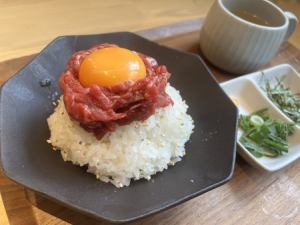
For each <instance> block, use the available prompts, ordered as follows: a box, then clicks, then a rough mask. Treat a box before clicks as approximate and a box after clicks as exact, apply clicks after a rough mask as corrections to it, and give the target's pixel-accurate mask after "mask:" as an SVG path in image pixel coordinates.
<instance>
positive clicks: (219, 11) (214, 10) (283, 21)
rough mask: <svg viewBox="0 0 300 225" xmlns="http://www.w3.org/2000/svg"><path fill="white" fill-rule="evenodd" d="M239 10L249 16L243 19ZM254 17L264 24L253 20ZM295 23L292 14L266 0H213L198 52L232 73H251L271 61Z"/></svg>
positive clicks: (295, 20)
mask: <svg viewBox="0 0 300 225" xmlns="http://www.w3.org/2000/svg"><path fill="white" fill-rule="evenodd" d="M238 13H239V14H240V13H242V15H245V13H246V14H247V15H248V16H249V15H250V16H251V17H250V18H249V19H248V17H246V19H245V17H244V16H243V17H242V16H237V15H239V14H238ZM253 17H258V18H259V19H261V20H262V21H263V22H265V23H263V24H259V23H256V22H253V20H252V19H253ZM254 19H255V18H254ZM296 25H297V18H296V16H295V15H294V14H292V13H290V12H283V11H282V10H281V9H280V8H279V7H277V6H276V5H275V4H273V3H271V2H269V1H265V0H216V1H215V2H214V4H213V6H212V7H211V8H210V11H209V12H208V14H207V17H206V19H205V22H204V24H203V27H202V29H201V32H200V47H201V51H202V53H203V55H204V56H205V57H206V58H207V60H208V61H210V62H211V63H212V64H214V65H215V66H217V67H219V68H220V69H223V70H225V71H228V72H231V73H235V74H243V73H248V72H252V71H254V70H256V69H258V68H259V67H260V66H262V65H264V64H266V63H267V62H269V61H270V59H271V58H272V57H273V56H274V54H275V53H276V52H277V51H278V49H279V47H280V45H281V44H282V42H283V41H285V40H286V39H288V38H289V37H290V35H291V34H292V33H293V32H294V31H295V29H296Z"/></svg>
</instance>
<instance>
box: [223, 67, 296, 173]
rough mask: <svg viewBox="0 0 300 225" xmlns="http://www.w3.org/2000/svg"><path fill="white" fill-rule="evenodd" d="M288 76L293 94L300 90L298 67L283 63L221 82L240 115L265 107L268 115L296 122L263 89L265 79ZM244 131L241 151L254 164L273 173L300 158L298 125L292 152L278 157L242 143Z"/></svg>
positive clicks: (285, 80) (286, 78)
mask: <svg viewBox="0 0 300 225" xmlns="http://www.w3.org/2000/svg"><path fill="white" fill-rule="evenodd" d="M283 76H284V80H283V83H284V85H285V86H286V87H289V88H290V89H291V91H292V92H293V93H300V76H299V74H298V73H297V72H296V70H295V69H294V68H293V67H292V66H291V65H288V64H282V65H278V66H275V67H271V68H268V69H265V70H261V71H258V72H255V73H251V74H248V75H245V76H242V77H238V78H236V79H232V80H230V81H226V82H223V83H221V87H222V88H223V90H224V91H225V93H226V94H227V95H228V96H229V97H230V98H231V99H232V100H233V102H234V103H235V104H236V105H237V107H238V108H239V114H243V115H248V114H250V113H252V112H255V111H257V110H259V109H262V108H268V114H269V115H270V116H271V117H272V118H274V119H276V120H279V121H282V122H292V120H291V119H290V118H288V117H287V116H286V115H285V114H284V113H283V112H282V111H281V110H280V109H279V108H277V106H276V105H275V104H274V103H273V102H272V101H271V100H269V99H268V97H267V95H266V93H265V92H264V90H263V86H262V85H263V84H264V79H267V80H269V81H270V82H271V83H273V82H274V81H276V78H279V79H281V78H282V77H283ZM241 134H242V131H241V130H240V129H239V131H238V137H237V140H238V145H239V146H240V148H238V153H239V154H240V155H241V156H242V157H243V158H244V159H245V160H246V161H248V162H249V163H250V164H251V165H253V166H255V167H258V168H261V169H263V170H266V171H269V172H273V171H276V170H279V169H281V168H283V167H285V166H287V165H289V164H290V163H292V162H294V161H295V160H297V159H298V158H299V157H300V126H299V125H297V126H296V127H295V133H294V134H293V135H292V136H291V137H290V138H289V152H288V153H287V154H284V155H282V156H279V157H277V158H269V157H261V158H256V157H255V156H253V155H252V154H251V153H250V152H249V151H248V150H247V149H245V148H244V147H243V145H242V144H241V143H240V142H239V139H240V136H241Z"/></svg>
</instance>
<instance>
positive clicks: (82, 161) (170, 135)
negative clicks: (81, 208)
mask: <svg viewBox="0 0 300 225" xmlns="http://www.w3.org/2000/svg"><path fill="white" fill-rule="evenodd" d="M166 91H167V93H168V94H169V95H170V96H171V98H172V100H173V101H174V105H170V106H168V107H164V108H160V109H157V110H156V113H155V114H154V115H152V116H151V117H149V118H148V119H147V120H145V121H143V122H140V121H135V122H132V123H131V124H129V125H126V126H120V127H118V128H117V129H116V130H115V131H114V132H111V133H108V134H106V135H105V136H104V137H103V138H102V139H101V140H97V139H96V138H95V136H94V135H93V134H92V133H89V132H87V131H85V130H84V129H83V128H81V127H80V126H79V124H78V123H77V122H75V121H73V120H70V118H69V116H68V114H67V112H66V110H65V106H64V103H63V101H62V98H61V99H60V100H59V102H58V105H57V107H56V108H55V112H54V113H53V114H52V115H51V116H50V117H49V118H48V120H47V121H48V125H49V128H50V131H51V137H50V139H49V140H48V142H49V143H51V144H52V146H53V149H54V150H60V152H61V155H62V157H63V159H64V160H65V161H71V162H72V163H74V164H76V165H79V166H84V165H87V166H88V170H87V172H90V173H93V174H95V175H96V177H97V178H98V179H100V180H101V181H104V182H111V183H112V184H114V185H115V186H116V187H123V186H128V185H129V184H130V180H131V179H134V180H138V179H141V178H146V179H148V180H149V179H150V177H151V175H153V174H155V173H157V172H160V171H163V170H164V169H167V168H168V165H174V164H175V163H176V162H178V161H180V160H181V157H182V156H184V155H185V148H184V144H185V142H187V141H188V140H189V138H190V135H191V134H192V132H193V128H194V124H193V120H192V118H191V116H189V115H188V114H187V108H188V106H187V104H186V103H185V102H184V101H183V100H182V98H181V96H180V94H179V91H177V90H176V89H175V88H173V87H171V86H170V85H168V86H167V88H166Z"/></svg>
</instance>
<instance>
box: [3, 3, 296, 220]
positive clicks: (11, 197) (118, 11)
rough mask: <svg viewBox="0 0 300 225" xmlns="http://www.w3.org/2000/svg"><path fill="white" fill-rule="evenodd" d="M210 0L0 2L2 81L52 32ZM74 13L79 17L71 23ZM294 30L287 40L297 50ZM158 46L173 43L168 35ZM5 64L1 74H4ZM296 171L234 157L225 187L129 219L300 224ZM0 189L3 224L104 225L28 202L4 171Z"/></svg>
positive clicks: (163, 17)
mask: <svg viewBox="0 0 300 225" xmlns="http://www.w3.org/2000/svg"><path fill="white" fill-rule="evenodd" d="M211 3H212V1H211V0H205V1H192V0H189V1H185V2H184V3H183V1H177V0H176V1H171V0H170V1H134V0H131V1H126V3H125V1H121V0H119V1H117V0H115V1H91V0H86V1H79V0H78V1H67V0H64V1H58V0H52V1H50V0H47V1H43V2H42V1H37V0H27V1H6V2H4V3H1V2H0V6H1V7H0V25H1V35H0V61H5V62H0V74H1V76H0V83H1V82H3V80H5V79H6V77H7V76H10V75H11V74H12V73H13V72H14V68H15V67H12V69H11V70H9V68H10V64H11V63H12V62H16V61H15V60H12V59H14V58H18V57H21V58H20V59H18V60H17V61H18V63H19V64H20V65H21V64H24V63H25V62H26V61H28V60H29V59H30V56H29V57H26V56H27V55H31V54H33V53H36V52H38V51H39V50H40V49H41V48H42V47H44V46H45V44H47V43H48V42H49V41H50V40H51V39H53V38H54V37H55V36H58V35H63V34H72V33H76V34H79V33H100V32H108V31H117V30H131V31H136V30H141V29H146V28H149V27H156V26H160V25H164V24H168V23H174V22H179V21H183V20H187V19H193V18H196V17H199V16H201V15H204V14H205V12H206V11H207V9H208V7H209V6H210V5H211ZM277 3H278V4H279V5H281V6H282V7H283V8H284V7H287V8H289V7H290V8H293V7H294V6H297V7H298V8H295V9H296V13H298V14H299V13H300V6H299V5H298V4H299V3H297V2H296V1H288V2H287V3H286V4H285V3H284V1H277ZM46 9H47V10H46ZM132 15H134V16H132ZM79 17H83V18H82V19H80V20H79V22H78V23H76V24H74V23H73V22H72V21H74V19H75V18H79ZM298 17H299V18H300V15H298ZM33 23H34V24H33ZM299 33H300V32H299V31H298V32H297V33H296V34H295V35H294V36H293V37H292V39H291V42H292V43H293V44H294V45H295V46H297V47H298V48H300V38H299V37H300V36H299ZM196 35H197V34H195V33H191V34H190V35H189V36H187V37H186V38H187V39H188V40H191V41H192V40H195V38H197V37H196ZM175 41H176V40H175ZM162 43H163V44H167V45H170V42H169V41H168V39H165V40H163V41H162ZM172 43H173V44H174V40H173V42H172ZM176 45H177V46H178V45H179V46H181V47H182V48H183V49H184V48H187V49H188V48H190V47H193V46H189V43H184V42H182V41H180V37H179V38H178V41H177V43H176ZM293 51H294V50H293ZM293 51H292V52H293ZM292 54H295V55H297V54H298V52H296V51H294V53H292ZM22 56H25V57H22ZM298 56H299V55H297V57H298ZM291 57H292V58H293V57H294V55H292V56H291ZM6 60H8V61H6ZM3 65H5V66H4V67H5V68H6V70H5V71H1V68H4V67H1V66H3ZM20 65H19V66H20ZM14 66H15V65H14ZM298 66H299V67H298ZM298 66H297V69H298V70H299V69H300V65H298ZM298 171H300V162H296V163H294V164H292V165H291V166H289V167H287V168H285V169H283V170H281V171H279V172H276V173H265V172H260V171H258V170H256V169H254V168H252V167H251V166H249V165H248V164H247V163H246V162H244V161H243V160H242V159H241V158H239V157H238V158H237V163H236V168H235V173H234V177H233V179H232V180H231V181H230V182H229V183H227V184H226V185H223V186H221V187H219V188H217V189H215V190H213V191H210V192H208V193H206V194H204V195H202V196H199V197H197V198H194V199H192V200H190V201H188V202H186V203H183V204H181V205H179V206H177V207H175V208H172V209H170V210H167V211H164V212H162V213H160V214H156V215H154V216H151V217H149V218H145V219H142V220H140V221H137V222H135V223H132V224H145V225H148V224H149V225H152V224H195V225H196V224H300V214H299V211H300V172H298ZM0 192H1V195H0V225H8V224H10V225H40V224H43V225H44V224H48V225H54V224H55V225H56V224H59V225H62V224H82V225H85V224H88V225H90V224H91V225H93V224H99V225H100V224H107V223H105V222H99V221H95V220H94V219H91V218H88V217H86V216H84V215H82V214H79V213H77V212H74V211H72V210H70V209H67V208H65V207H63V206H60V205H57V204H55V203H53V202H51V201H49V200H45V199H43V198H38V199H35V200H36V201H37V202H38V204H39V208H36V207H34V206H32V205H31V204H29V202H28V201H27V199H26V194H28V193H27V192H25V191H24V189H23V187H21V186H20V185H17V184H15V183H14V182H12V181H10V180H9V179H7V178H6V177H5V176H3V175H2V174H1V173H0ZM29 194H31V193H29ZM31 197H32V196H27V198H31ZM43 210H45V211H47V212H45V211H43Z"/></svg>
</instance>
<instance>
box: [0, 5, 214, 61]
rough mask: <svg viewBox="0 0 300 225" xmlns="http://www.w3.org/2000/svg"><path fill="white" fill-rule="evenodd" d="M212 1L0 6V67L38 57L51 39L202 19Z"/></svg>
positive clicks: (140, 28) (132, 29)
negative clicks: (16, 60) (9, 60)
mask: <svg viewBox="0 0 300 225" xmlns="http://www.w3.org/2000/svg"><path fill="white" fill-rule="evenodd" d="M212 2H213V0H202V1H198V0H197V1H195V0H187V1H180V0H175V1H174V0H164V1H160V0H152V1H146V0H141V1H136V0H127V1H123V0H114V1H95V0H85V1H81V0H44V1H39V0H26V1H5V0H0V27H1V35H0V61H4V60H7V59H12V58H17V57H21V56H24V55H30V54H33V53H36V52H38V51H40V50H41V49H42V48H43V47H45V45H46V44H47V43H49V42H50V41H51V40H53V39H54V38H55V37H57V36H60V35H67V34H89V33H103V32H112V31H124V30H127V31H136V30H142V29H147V28H150V27H157V26H160V25H165V24H170V23H175V22H178V21H184V20H188V19H192V18H196V17H200V16H203V15H205V13H206V12H207V10H208V8H209V6H210V5H211V4H212Z"/></svg>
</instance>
